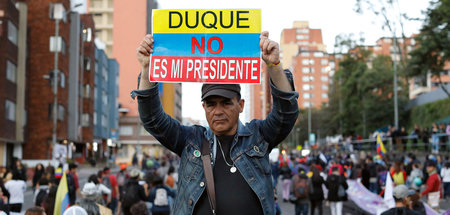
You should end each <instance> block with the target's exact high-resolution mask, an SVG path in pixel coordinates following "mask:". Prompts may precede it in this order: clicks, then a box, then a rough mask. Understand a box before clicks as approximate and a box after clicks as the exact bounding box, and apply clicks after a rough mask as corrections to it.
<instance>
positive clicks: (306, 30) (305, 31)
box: [296, 28, 309, 34]
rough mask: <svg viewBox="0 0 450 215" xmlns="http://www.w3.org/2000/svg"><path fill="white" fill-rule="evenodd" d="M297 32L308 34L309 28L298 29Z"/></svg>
mask: <svg viewBox="0 0 450 215" xmlns="http://www.w3.org/2000/svg"><path fill="white" fill-rule="evenodd" d="M296 32H297V33H304V34H307V33H309V29H307V28H302V29H297V30H296Z"/></svg>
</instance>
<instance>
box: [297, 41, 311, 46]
mask: <svg viewBox="0 0 450 215" xmlns="http://www.w3.org/2000/svg"><path fill="white" fill-rule="evenodd" d="M297 45H300V46H307V45H309V42H308V41H298V42H297Z"/></svg>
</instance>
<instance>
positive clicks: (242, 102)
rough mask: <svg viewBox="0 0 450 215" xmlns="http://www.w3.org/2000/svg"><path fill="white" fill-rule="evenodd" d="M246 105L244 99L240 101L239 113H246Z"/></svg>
mask: <svg viewBox="0 0 450 215" xmlns="http://www.w3.org/2000/svg"><path fill="white" fill-rule="evenodd" d="M244 103H245V100H244V99H241V100H240V101H239V113H242V111H244Z"/></svg>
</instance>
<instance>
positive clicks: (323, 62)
mask: <svg viewBox="0 0 450 215" xmlns="http://www.w3.org/2000/svg"><path fill="white" fill-rule="evenodd" d="M320 64H322V65H327V64H328V60H327V59H322V60H320Z"/></svg>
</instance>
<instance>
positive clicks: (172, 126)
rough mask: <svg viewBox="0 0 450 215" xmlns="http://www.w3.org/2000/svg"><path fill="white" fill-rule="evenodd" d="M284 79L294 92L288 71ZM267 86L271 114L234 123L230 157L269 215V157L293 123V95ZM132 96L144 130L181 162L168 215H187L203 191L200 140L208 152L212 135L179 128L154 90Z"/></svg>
mask: <svg viewBox="0 0 450 215" xmlns="http://www.w3.org/2000/svg"><path fill="white" fill-rule="evenodd" d="M286 71H287V70H286ZM286 74H287V76H288V79H290V82H291V85H292V87H293V83H292V75H291V73H290V72H289V71H287V73H286ZM270 85H271V89H272V97H273V109H272V110H271V112H270V113H269V115H268V116H267V118H266V119H265V120H256V119H255V120H252V121H251V122H249V123H246V124H245V125H244V124H242V123H241V122H239V124H238V131H237V135H236V136H235V139H234V140H233V143H232V146H231V149H230V153H231V159H232V160H233V162H234V163H235V165H236V167H237V168H238V170H239V172H240V173H241V174H242V176H243V177H244V179H245V180H246V181H247V183H248V185H249V186H250V187H251V189H252V190H253V191H254V192H255V194H256V195H257V196H258V198H259V201H260V203H261V206H262V209H263V211H264V214H269V215H273V214H275V210H274V196H273V194H274V193H273V185H272V178H271V166H270V163H269V153H270V151H271V150H272V148H274V147H275V146H276V145H278V144H279V143H280V142H281V141H282V140H283V139H284V138H285V137H286V136H287V135H288V134H289V132H290V131H291V129H292V127H293V126H294V123H295V121H296V120H297V116H298V105H297V98H298V93H297V92H295V91H293V92H283V91H281V90H279V89H277V88H276V87H275V86H274V85H273V83H272V82H271V81H270ZM293 89H294V88H293ZM131 94H132V97H133V98H134V97H136V96H137V97H138V105H139V114H140V118H141V120H142V123H143V126H144V127H145V129H146V130H147V131H148V132H149V133H150V134H152V135H153V136H154V137H155V138H156V139H157V140H158V141H159V142H160V143H161V144H162V145H163V146H165V147H166V148H168V149H169V150H171V151H173V152H174V153H176V154H178V155H179V156H180V157H181V162H180V168H179V180H178V185H177V186H178V192H177V196H176V199H175V203H174V206H173V209H172V214H180V215H187V214H192V213H193V211H194V207H195V204H196V203H197V202H198V200H199V198H200V196H201V195H202V193H203V192H206V191H205V184H206V183H205V176H204V173H203V164H202V159H201V157H200V156H198V153H199V152H200V151H201V144H202V138H206V139H207V140H208V141H209V143H210V147H211V148H212V146H213V142H214V141H213V139H214V138H213V137H214V136H213V135H214V134H213V133H212V131H211V130H209V129H206V128H205V127H202V126H198V125H194V126H184V125H181V124H180V123H179V122H178V121H176V120H175V119H173V118H171V117H170V116H169V115H168V114H166V113H165V112H164V110H163V108H162V105H161V101H160V99H159V96H158V85H155V86H154V87H152V88H150V89H146V90H135V91H133V92H132V93H131ZM199 106H200V105H199ZM196 155H197V156H196ZM216 195H217V194H216Z"/></svg>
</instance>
